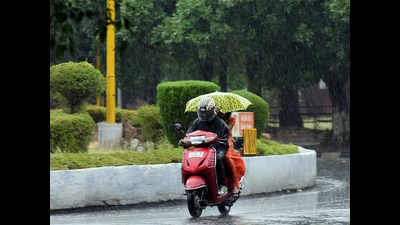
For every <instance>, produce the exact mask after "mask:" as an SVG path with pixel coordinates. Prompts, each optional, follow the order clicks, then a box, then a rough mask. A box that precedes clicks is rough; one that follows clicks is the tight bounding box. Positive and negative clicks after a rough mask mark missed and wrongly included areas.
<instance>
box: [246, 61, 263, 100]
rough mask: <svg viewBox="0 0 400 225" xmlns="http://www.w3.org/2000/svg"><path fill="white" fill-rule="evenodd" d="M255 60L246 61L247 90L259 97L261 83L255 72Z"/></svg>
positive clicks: (256, 64) (256, 62) (256, 63)
mask: <svg viewBox="0 0 400 225" xmlns="http://www.w3.org/2000/svg"><path fill="white" fill-rule="evenodd" d="M257 66H258V61H257V60H250V61H248V62H247V63H246V73H247V90H248V91H250V92H252V93H254V94H256V95H258V96H260V97H261V83H260V81H259V79H258V77H257V74H256V68H257Z"/></svg>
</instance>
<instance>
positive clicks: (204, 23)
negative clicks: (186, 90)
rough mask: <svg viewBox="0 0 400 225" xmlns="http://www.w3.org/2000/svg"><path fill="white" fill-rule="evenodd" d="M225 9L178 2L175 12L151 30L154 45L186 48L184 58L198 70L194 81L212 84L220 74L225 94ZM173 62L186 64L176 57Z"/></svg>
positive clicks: (206, 1)
mask: <svg viewBox="0 0 400 225" xmlns="http://www.w3.org/2000/svg"><path fill="white" fill-rule="evenodd" d="M227 7H229V6H228V5H227V4H225V3H224V2H223V1H211V0H179V1H177V3H176V11H175V12H174V13H173V14H172V15H171V16H169V17H166V18H165V19H164V21H163V23H162V24H160V25H159V26H158V27H157V28H156V29H155V30H154V32H155V35H156V36H155V38H154V41H158V42H163V43H165V44H168V45H170V46H184V47H185V48H186V50H187V51H186V53H185V56H189V57H190V59H189V60H190V61H192V62H194V63H195V64H196V66H197V68H196V71H195V72H194V73H195V74H199V76H197V78H200V79H202V80H205V81H211V80H212V79H213V77H214V75H215V72H216V71H218V70H219V71H220V75H219V82H220V84H221V87H222V90H223V91H226V90H227V70H228V64H229V59H228V57H227V53H228V46H229V41H230V38H229V33H230V31H231V28H230V27H229V26H228V25H227V23H226V20H227V18H226V15H225V14H224V11H225V9H226V8H227ZM181 48H182V47H181ZM175 56H177V55H176V54H175ZM176 58H177V59H178V60H185V61H186V60H188V59H187V58H181V57H179V56H177V57H176ZM216 66H218V68H217V67H216Z"/></svg>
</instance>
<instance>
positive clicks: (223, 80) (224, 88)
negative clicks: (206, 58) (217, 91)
mask: <svg viewBox="0 0 400 225" xmlns="http://www.w3.org/2000/svg"><path fill="white" fill-rule="evenodd" d="M219 60H220V62H221V65H222V71H221V73H220V74H219V86H220V87H221V91H223V92H226V91H227V89H228V84H227V83H228V82H227V72H228V62H227V60H226V59H225V58H224V57H223V56H220V57H219Z"/></svg>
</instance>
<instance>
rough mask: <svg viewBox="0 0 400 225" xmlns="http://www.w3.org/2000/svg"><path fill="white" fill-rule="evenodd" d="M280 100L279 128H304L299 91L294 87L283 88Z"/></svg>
mask: <svg viewBox="0 0 400 225" xmlns="http://www.w3.org/2000/svg"><path fill="white" fill-rule="evenodd" d="M279 100H280V111H279V127H282V128H302V127H303V119H302V118H301V116H300V111H299V96H298V94H297V89H296V88H293V87H290V88H282V89H281V90H280V93H279Z"/></svg>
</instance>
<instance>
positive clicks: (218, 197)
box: [175, 124, 240, 217]
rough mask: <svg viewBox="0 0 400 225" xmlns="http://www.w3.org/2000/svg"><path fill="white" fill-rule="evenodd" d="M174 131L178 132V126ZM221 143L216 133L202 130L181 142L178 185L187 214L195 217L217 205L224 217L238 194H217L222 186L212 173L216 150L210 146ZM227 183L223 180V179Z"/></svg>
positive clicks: (214, 168) (179, 127)
mask: <svg viewBox="0 0 400 225" xmlns="http://www.w3.org/2000/svg"><path fill="white" fill-rule="evenodd" d="M175 128H176V129H177V130H181V129H182V127H181V126H180V124H179V125H178V124H176V125H175ZM220 141H222V140H220V139H218V136H217V134H215V133H212V132H207V131H202V130H197V131H194V132H192V133H189V134H187V135H186V136H185V138H184V139H183V140H181V142H180V144H181V145H183V146H184V148H185V151H184V153H183V160H182V183H183V184H184V185H185V195H187V204H188V209H189V213H190V215H191V216H192V217H199V216H200V215H201V213H202V211H203V209H205V208H206V207H207V206H211V207H213V206H217V207H218V210H219V212H220V213H221V214H222V215H224V216H226V215H228V213H229V211H230V209H231V207H232V205H233V203H234V202H235V201H236V200H237V199H238V198H239V194H240V192H239V194H236V195H233V194H232V193H230V192H225V193H221V194H219V193H218V190H219V189H220V188H221V186H222V185H224V184H218V181H217V170H216V162H217V159H216V150H215V147H214V145H215V144H216V143H218V142H220ZM225 180H226V182H227V179H225Z"/></svg>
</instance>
